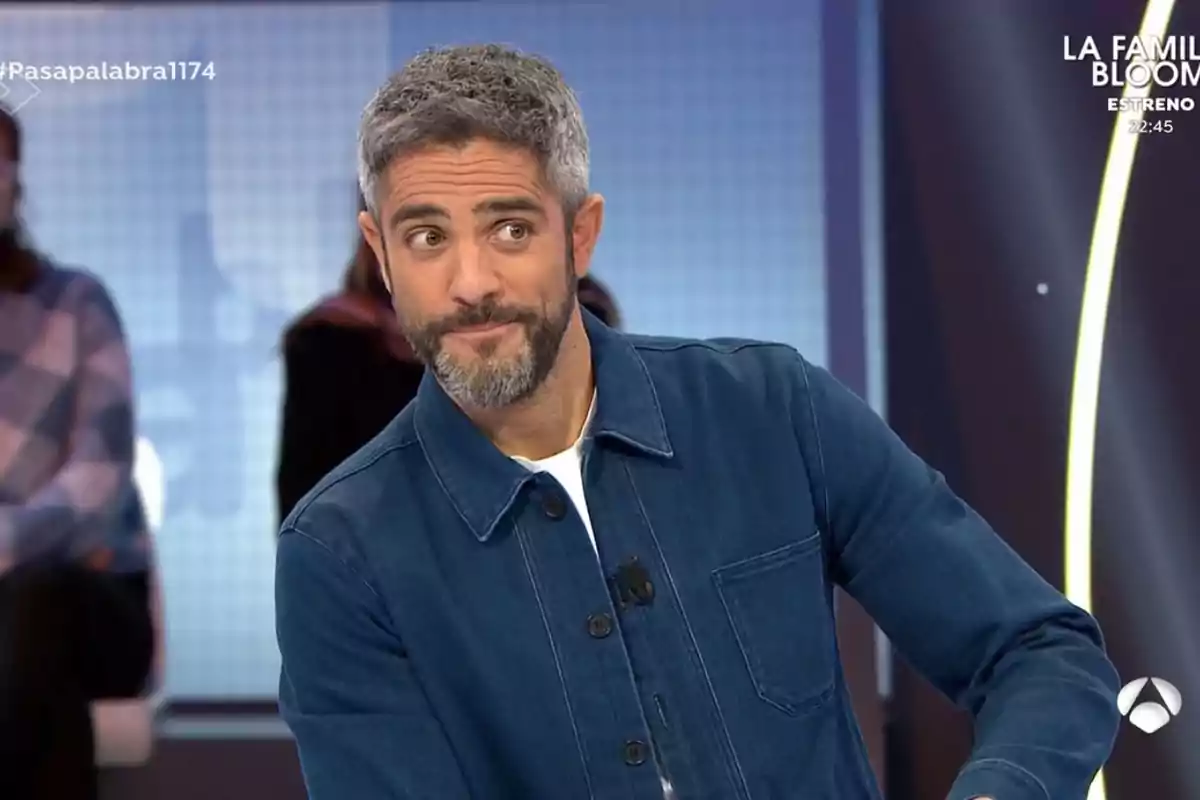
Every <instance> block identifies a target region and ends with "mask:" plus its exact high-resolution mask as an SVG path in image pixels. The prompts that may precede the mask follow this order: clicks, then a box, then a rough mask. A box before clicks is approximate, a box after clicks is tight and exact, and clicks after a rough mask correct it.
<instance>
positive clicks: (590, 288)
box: [576, 275, 622, 330]
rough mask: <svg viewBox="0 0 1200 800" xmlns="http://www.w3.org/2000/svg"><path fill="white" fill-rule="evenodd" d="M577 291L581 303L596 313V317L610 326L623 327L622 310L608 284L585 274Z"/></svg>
mask: <svg viewBox="0 0 1200 800" xmlns="http://www.w3.org/2000/svg"><path fill="white" fill-rule="evenodd" d="M576 291H577V292H578V297H579V305H581V306H583V307H584V308H585V309H587V310H588V311H590V312H592V313H593V314H594V315H596V318H597V319H599V320H600V321H601V322H603V323H604V324H605V325H607V326H608V327H610V328H616V329H617V330H620V329H621V327H622V320H621V310H620V309H619V308H618V307H617V301H616V300H615V299H614V298H613V296H612V292H610V291H609V290H608V287H607V286H605V285H604V284H603V283H601V282H600V281H598V280H596V279H595V278H593V277H592V276H591V275H584V276H583V277H582V278H580V279H579V285H578V288H577V289H576Z"/></svg>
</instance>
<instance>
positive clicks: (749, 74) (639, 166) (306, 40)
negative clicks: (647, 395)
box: [0, 0, 854, 698]
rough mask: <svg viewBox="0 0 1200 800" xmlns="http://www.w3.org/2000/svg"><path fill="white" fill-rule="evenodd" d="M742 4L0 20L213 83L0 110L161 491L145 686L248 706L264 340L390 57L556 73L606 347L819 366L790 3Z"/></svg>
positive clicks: (804, 16)
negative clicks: (117, 332)
mask: <svg viewBox="0 0 1200 800" xmlns="http://www.w3.org/2000/svg"><path fill="white" fill-rule="evenodd" d="M751 4H752V5H758V4H760V5H762V9H761V10H758V9H756V11H755V13H748V10H747V8H746V3H741V4H736V7H733V8H730V9H722V8H720V6H716V5H714V8H713V9H711V10H708V11H706V13H705V14H692V13H688V14H684V13H683V12H684V10H685V9H683V8H680V9H676V10H666V9H658V10H656V9H654V8H652V6H654V5H655V4H648V3H644V4H641V7H640V8H639V7H634V6H632V5H631V4H618V5H576V4H567V5H562V6H553V7H552V6H549V5H546V4H537V5H530V6H515V5H514V6H505V7H504V13H496V9H495V8H494V7H493V8H487V9H485V8H483V5H488V4H474V5H473V4H442V3H430V4H427V5H422V4H412V3H405V4H403V5H388V4H374V5H346V6H336V7H335V6H332V5H330V6H324V7H323V6H319V5H315V4H313V5H297V6H286V5H271V6H266V5H263V6H204V7H201V6H196V7H188V6H181V7H172V8H154V7H149V8H140V9H132V10H108V9H102V10H99V11H95V10H86V9H82V10H80V11H78V12H66V13H65V14H60V15H57V16H47V15H39V14H29V15H22V14H21V13H18V12H5V13H6V14H8V15H9V16H6V17H5V19H4V27H3V30H2V31H0V52H2V53H4V54H5V55H4V58H5V59H7V60H20V61H23V62H24V63H26V64H29V65H42V66H50V65H71V64H75V65H87V64H98V63H100V62H108V63H110V64H113V63H122V64H123V63H124V62H129V63H131V64H135V65H153V64H168V63H170V62H188V63H196V64H201V65H207V64H208V63H210V62H211V64H212V65H213V73H212V78H211V79H208V78H206V77H204V76H199V77H197V78H196V79H194V80H181V79H178V78H177V79H176V80H170V81H154V80H144V81H124V82H114V81H94V82H86V81H85V82H77V83H73V84H67V83H62V82H54V81H40V82H38V85H37V88H38V89H39V90H40V94H38V95H37V96H36V97H34V98H33V99H32V100H30V101H29V102H28V103H27V104H26V105H24V106H23V107H22V109H21V111H20V112H19V113H20V116H21V118H22V121H23V122H24V123H25V126H26V128H27V131H28V137H29V146H28V157H27V163H26V164H25V165H24V170H23V171H24V178H25V181H26V183H27V184H28V194H29V200H30V204H29V207H28V212H29V213H28V216H29V222H30V225H31V228H32V230H33V232H34V234H35V236H36V238H37V240H38V242H39V244H40V245H42V246H43V247H44V248H45V249H46V250H47V251H48V252H50V253H52V254H53V255H54V256H55V257H57V258H59V259H60V260H63V261H65V262H68V263H72V264H76V265H81V266H85V267H87V268H89V269H91V270H92V271H94V272H96V273H98V274H99V275H100V276H101V277H102V278H103V279H104V280H105V282H106V283H107V284H108V285H109V286H110V287H111V289H112V290H113V293H114V296H115V297H116V299H117V301H118V303H119V305H120V308H121V311H122V313H123V315H124V317H125V322H126V327H127V329H128V332H129V335H130V338H131V341H132V344H133V349H134V363H135V371H136V382H137V390H138V402H139V417H140V422H141V428H142V434H143V436H144V437H145V438H146V439H147V440H148V441H150V442H151V443H152V444H153V446H154V448H155V450H156V451H157V453H158V455H159V457H160V458H161V460H162V463H163V465H164V469H165V474H166V486H165V503H166V505H165V512H164V514H165V515H164V521H163V524H162V528H161V530H160V531H159V532H158V540H159V556H160V560H161V564H162V570H163V577H164V584H165V588H166V595H167V596H166V602H167V618H168V629H169V638H168V656H169V658H168V687H167V690H168V692H169V693H171V694H173V695H176V696H189V697H210V698H229V697H232V698H237V697H261V696H271V695H273V694H274V693H275V690H276V685H277V676H278V672H277V670H278V654H277V651H276V648H275V641H274V632H273V624H274V623H273V604H272V569H273V540H274V526H275V509H274V501H273V493H272V481H273V472H274V468H275V457H276V432H277V425H278V419H277V413H278V405H279V399H280V389H281V387H280V375H279V364H278V358H277V355H278V353H277V350H278V337H279V333H280V330H281V327H282V326H283V324H284V323H285V322H286V320H287V319H288V318H289V316H290V315H292V314H294V313H295V312H296V311H298V310H299V309H301V308H302V307H304V306H305V305H307V304H308V303H310V302H311V301H313V300H314V299H315V298H316V297H318V296H319V295H320V294H322V293H323V292H325V291H328V290H329V289H330V288H332V287H333V286H334V284H335V282H336V280H337V276H338V274H339V273H340V270H341V267H342V264H343V263H344V261H345V259H346V257H347V256H348V255H349V248H350V245H351V241H352V235H353V230H354V229H353V207H352V203H353V197H352V191H353V175H354V157H353V155H354V154H353V142H354V135H355V126H356V123H357V119H358V115H359V113H360V111H361V109H362V106H363V105H364V104H365V102H366V100H367V99H368V98H369V97H370V95H371V93H372V92H373V91H374V89H375V88H376V87H377V85H378V84H379V82H380V81H381V80H382V79H383V78H384V77H385V76H386V75H387V73H388V72H389V71H390V70H391V69H394V68H395V67H397V66H398V65H399V64H401V63H402V62H403V61H404V60H405V59H406V58H408V57H409V56H411V55H412V54H414V53H415V52H416V51H418V50H420V49H422V48H424V47H427V46H430V45H435V44H448V43H456V42H467V41H502V42H507V43H514V44H517V45H519V46H521V47H523V48H525V49H529V50H534V51H538V52H541V53H544V54H545V55H547V56H549V57H550V58H551V59H552V60H554V61H555V62H556V63H557V64H558V65H559V66H560V67H561V68H562V69H563V71H564V72H565V73H566V75H567V77H568V79H569V80H570V81H571V83H572V84H573V86H574V87H575V88H576V90H577V92H578V93H579V95H580V99H581V102H582V104H583V107H584V113H585V116H586V118H587V120H588V125H589V131H590V135H591V139H592V159H593V172H592V177H593V185H594V188H595V189H596V190H597V191H600V192H601V193H602V194H604V195H605V196H606V198H607V200H608V217H607V221H606V231H605V234H604V237H603V239H602V243H601V245H600V248H599V251H598V253H597V257H596V262H595V265H594V269H595V270H596V273H597V275H599V276H600V277H601V278H602V279H603V280H604V281H605V282H606V283H608V284H609V285H610V287H611V288H612V289H613V291H614V293H615V295H616V297H617V300H618V302H619V303H620V305H621V306H622V310H623V313H624V316H625V320H626V324H627V326H628V327H629V328H631V329H634V330H638V331H644V332H652V333H660V334H668V335H684V336H716V335H724V336H744V337H752V338H765V339H773V340H781V341H785V342H788V343H790V344H793V345H795V346H797V347H799V348H800V349H801V350H803V351H804V352H805V353H806V354H807V355H809V356H810V357H811V358H812V359H813V360H814V361H817V362H822V361H823V360H824V354H825V335H826V334H825V302H824V266H823V263H822V230H823V226H824V220H823V217H822V211H821V195H822V191H821V181H822V180H823V175H822V170H821V160H820V141H819V131H820V120H819V113H820V106H821V102H820V94H819V92H820V89H819V87H820V77H819V67H818V56H817V54H818V52H819V47H818V46H817V45H818V41H817V40H818V34H819V24H818V2H817V0H804V1H803V2H800V1H799V0H797V2H792V3H790V4H783V3H778V2H769V0H757V2H756V3H751ZM687 10H688V11H692V10H694V9H687ZM846 57H847V58H853V57H854V54H846ZM185 69H186V68H185ZM179 70H180V68H178V67H177V68H176V71H177V72H178V71H179ZM7 83H9V84H12V83H13V81H12V80H11V79H10V80H8V81H7ZM18 91H26V92H29V91H30V90H29V89H28V87H25V88H21V87H18ZM14 100H17V101H19V98H18V96H17V95H10V96H9V101H10V102H13V101H14Z"/></svg>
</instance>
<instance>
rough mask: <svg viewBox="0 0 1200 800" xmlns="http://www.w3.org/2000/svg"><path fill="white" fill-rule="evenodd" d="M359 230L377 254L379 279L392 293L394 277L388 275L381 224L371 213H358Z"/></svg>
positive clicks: (385, 246) (376, 261)
mask: <svg viewBox="0 0 1200 800" xmlns="http://www.w3.org/2000/svg"><path fill="white" fill-rule="evenodd" d="M358 229H359V230H360V231H362V235H363V239H365V240H366V242H367V245H368V246H369V247H370V248H371V252H373V253H374V254H375V263H376V264H378V265H379V277H380V278H382V279H383V285H384V286H386V287H387V290H388V292H389V293H391V291H392V276H391V275H389V274H388V269H387V264H388V259H387V241H386V240H385V239H384V238H383V233H382V232H381V231H380V229H379V224H378V223H377V222H376V221H375V217H374V216H372V215H371V212H370V211H360V212H358Z"/></svg>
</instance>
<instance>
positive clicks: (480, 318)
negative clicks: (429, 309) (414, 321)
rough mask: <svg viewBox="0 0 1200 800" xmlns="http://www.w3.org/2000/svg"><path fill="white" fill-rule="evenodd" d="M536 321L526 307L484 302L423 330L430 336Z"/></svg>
mask: <svg viewBox="0 0 1200 800" xmlns="http://www.w3.org/2000/svg"><path fill="white" fill-rule="evenodd" d="M537 321H538V316H537V314H536V313H534V312H532V311H529V310H528V309H524V308H519V307H517V306H501V305H497V304H495V303H485V304H481V305H477V306H470V307H468V308H464V309H462V310H461V311H459V312H458V313H456V314H453V315H451V316H449V317H443V318H442V319H440V320H438V321H436V322H432V323H430V324H429V325H427V326H426V328H425V330H426V332H427V333H428V334H430V335H432V336H443V335H445V334H447V333H454V332H455V331H457V330H461V329H462V328H474V327H478V326H480V325H506V324H508V323H513V322H515V323H519V324H521V325H526V326H528V325H533V324H536V323H537Z"/></svg>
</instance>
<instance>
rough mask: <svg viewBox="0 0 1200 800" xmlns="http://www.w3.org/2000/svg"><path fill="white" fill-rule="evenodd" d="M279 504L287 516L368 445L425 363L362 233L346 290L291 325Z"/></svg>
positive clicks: (413, 388) (403, 401) (411, 390)
mask: <svg viewBox="0 0 1200 800" xmlns="http://www.w3.org/2000/svg"><path fill="white" fill-rule="evenodd" d="M283 359H284V402H283V430H282V432H281V434H280V450H279V465H278V471H277V473H276V482H275V489H276V501H277V504H278V509H279V517H280V519H283V518H284V517H286V516H287V515H288V513H289V512H290V511H291V510H292V508H294V507H295V505H296V503H298V502H299V501H300V499H301V498H302V497H304V495H305V494H307V493H308V491H309V489H311V488H312V487H313V486H315V485H316V484H317V482H318V481H319V480H321V478H323V477H325V475H326V473H328V472H329V471H330V470H332V469H333V468H334V467H336V466H337V465H338V464H340V463H341V462H342V461H344V460H345V459H346V458H347V457H349V456H350V455H351V454H353V453H354V452H355V451H356V450H358V449H359V448H360V447H362V446H363V445H364V444H366V443H367V442H369V441H370V440H371V439H372V437H374V436H375V434H377V433H379V431H381V430H383V427H384V426H385V425H387V423H388V422H390V421H391V420H392V418H393V417H394V416H396V414H398V413H399V412H400V410H401V409H403V408H404V406H405V405H407V404H408V402H409V401H410V400H411V399H412V398H413V396H414V395H415V394H416V392H417V386H418V385H419V384H420V382H421V375H422V374H423V373H424V367H423V366H421V364H420V362H418V361H417V360H416V359H415V358H414V356H413V354H412V351H411V349H410V348H409V345H408V342H407V341H406V340H405V339H404V336H403V334H401V333H400V329H399V327H398V326H397V325H396V318H395V314H394V312H393V311H392V307H391V299H390V297H389V295H388V291H387V287H386V286H384V284H383V280H382V278H381V277H380V275H379V264H378V262H377V261H376V260H375V255H374V253H372V251H371V248H370V247H369V246H368V245H367V243H366V242H365V241H363V240H362V239H361V237H360V239H359V243H358V246H357V248H356V250H355V253H354V257H353V258H352V259H351V261H350V264H349V265H348V266H347V268H346V273H345V278H344V279H343V285H342V290H341V291H340V292H339V293H337V294H335V295H333V296H331V297H328V298H326V299H325V300H323V301H321V302H320V303H318V304H317V305H316V306H314V307H313V308H312V309H310V310H309V311H307V312H306V313H305V314H303V315H302V316H301V317H300V318H299V319H298V320H296V321H295V322H294V323H293V324H292V325H291V327H290V328H288V330H287V332H286V334H285V335H284V340H283Z"/></svg>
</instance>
